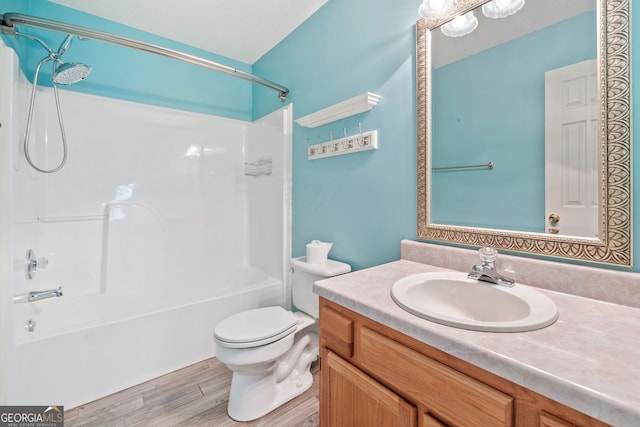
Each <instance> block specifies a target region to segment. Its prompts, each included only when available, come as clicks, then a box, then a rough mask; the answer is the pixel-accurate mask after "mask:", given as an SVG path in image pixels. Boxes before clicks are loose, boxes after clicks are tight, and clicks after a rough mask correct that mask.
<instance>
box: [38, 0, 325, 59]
mask: <svg viewBox="0 0 640 427" xmlns="http://www.w3.org/2000/svg"><path fill="white" fill-rule="evenodd" d="M50 1H51V2H53V3H58V4H61V5H63V6H67V7H70V8H73V9H77V10H80V11H83V12H87V13H90V14H92V15H96V16H99V17H101V18H105V19H108V20H110V21H115V22H119V23H121V24H125V25H128V26H131V27H134V28H137V29H140V30H144V31H147V32H149V33H152V34H156V35H159V36H163V37H166V38H168V39H172V40H176V41H179V42H182V43H184V44H187V45H190V46H195V47H198V48H200V49H204V50H206V51H209V52H214V53H217V54H219V55H223V56H226V57H229V58H232V59H236V60H239V61H242V62H245V63H248V64H253V63H254V62H256V61H257V60H258V59H259V58H260V57H261V56H262V55H264V54H265V53H266V52H268V51H269V50H270V49H271V48H273V47H274V46H275V45H277V44H278V43H279V42H280V41H282V40H283V39H284V38H285V37H286V36H287V35H288V34H290V33H291V32H292V31H293V30H295V29H296V28H297V27H298V26H299V25H300V24H301V23H302V22H304V21H305V20H306V19H307V18H308V17H309V16H311V15H313V13H314V12H316V10H318V9H319V8H320V7H321V6H322V5H324V4H325V3H326V2H327V1H328V0H182V1H180V2H179V3H178V2H175V1H174V0H91V1H87V0H50Z"/></svg>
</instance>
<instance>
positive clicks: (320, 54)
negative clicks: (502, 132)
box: [0, 0, 640, 271]
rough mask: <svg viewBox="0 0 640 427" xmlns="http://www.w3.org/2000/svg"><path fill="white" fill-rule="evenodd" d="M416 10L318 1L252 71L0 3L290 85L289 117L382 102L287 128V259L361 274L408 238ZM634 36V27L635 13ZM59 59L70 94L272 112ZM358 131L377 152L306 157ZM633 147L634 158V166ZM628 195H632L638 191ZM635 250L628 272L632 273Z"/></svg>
mask: <svg viewBox="0 0 640 427" xmlns="http://www.w3.org/2000/svg"><path fill="white" fill-rule="evenodd" d="M639 2H640V0H633V2H632V3H634V4H636V5H637V4H638V3H639ZM419 3H420V1H419V0H394V1H387V0H375V1H371V0H367V1H365V0H329V2H328V3H327V4H326V5H325V6H324V7H322V8H321V9H320V10H319V11H318V12H317V13H316V14H315V15H314V16H312V17H311V18H309V19H308V20H307V21H306V22H305V23H304V24H303V25H301V26H300V27H299V28H298V29H297V30H296V31H295V32H294V33H292V34H291V35H290V36H289V37H287V38H286V39H285V40H283V41H282V42H281V43H280V44H279V45H278V46H276V47H275V48H274V49H272V50H271V51H270V52H268V53H267V54H266V55H265V56H263V57H262V58H261V59H260V60H259V61H257V62H256V63H255V64H253V65H248V64H242V63H239V64H238V63H236V62H234V61H232V60H230V59H228V58H221V57H219V56H217V55H214V54H209V53H206V52H202V51H199V50H198V49H194V48H190V47H188V46H183V45H180V44H178V43H174V42H171V41H169V40H164V39H161V38H158V37H155V36H152V35H150V34H148V33H144V32H141V31H137V30H134V29H131V28H127V27H124V26H121V25H117V24H114V23H110V22H107V21H104V20H100V19H97V18H95V17H92V16H90V15H86V14H83V13H79V12H75V11H72V10H69V9H65V8H62V7H59V6H57V5H55V4H51V3H47V2H45V1H43V0H29V1H25V0H0V13H2V12H10V11H17V12H23V13H30V14H34V15H41V16H47V17H49V18H53V19H59V20H65V21H69V22H72V23H76V24H80V25H84V26H91V27H94V28H98V29H102V30H106V31H110V32H114V33H118V34H123V35H129V36H132V37H135V38H137V39H141V40H146V41H150V42H154V43H157V44H162V45H164V46H167V47H174V48H178V49H180V50H185V51H187V52H190V53H194V54H198V55H201V56H205V57H208V58H211V59H213V60H217V61H219V62H222V63H224V64H226V65H231V66H237V67H238V68H240V69H243V70H244V71H249V72H253V73H254V74H256V75H259V76H261V77H265V78H268V79H271V80H274V81H276V82H278V83H281V84H283V85H285V86H287V87H289V88H290V89H291V95H290V96H289V98H288V101H287V102H292V103H293V105H294V108H293V110H294V119H295V118H299V117H302V116H304V115H306V114H309V113H312V112H314V111H316V110H318V109H321V108H324V107H326V106H329V105H332V104H334V103H336V102H340V101H342V100H345V99H348V98H351V97H353V96H355V95H358V94H361V93H363V92H367V91H369V92H374V93H377V94H379V95H381V96H382V99H381V101H380V103H379V104H378V106H377V107H375V108H374V109H373V110H372V111H370V112H368V113H363V114H360V115H358V116H356V117H352V118H348V119H344V120H341V121H339V122H336V123H332V124H329V125H326V126H322V127H320V128H315V129H307V128H304V127H301V126H299V125H297V124H296V125H294V132H293V145H294V146H293V253H294V255H296V256H299V255H304V251H305V244H306V243H307V242H308V241H310V240H312V239H321V240H325V241H332V242H334V243H335V245H334V248H333V249H332V251H331V257H332V258H335V259H339V260H342V261H345V262H349V263H350V264H352V266H353V267H354V268H355V269H360V268H365V267H369V266H372V265H375V264H379V263H383V262H386V261H392V260H395V259H398V258H399V256H400V249H399V241H400V240H401V239H403V238H409V239H415V236H416V221H417V219H416V149H415V145H416V136H415V135H416V119H415V117H416V107H415V77H414V75H415V71H414V70H415V25H414V24H415V21H416V19H417V8H418V5H419ZM633 28H634V29H640V21H639V18H638V16H637V14H636V15H635V16H634V17H633ZM638 32H639V31H634V32H633V33H632V34H633V43H632V46H633V50H634V52H633V53H634V54H635V53H637V52H638V49H640V47H638V46H640V39H638V36H637V34H638ZM43 37H44V36H43ZM46 38H47V41H48V42H51V43H52V44H53V45H54V46H57V45H58V44H59V43H60V41H61V40H62V36H60V37H57V38H54V37H53V36H51V35H47V37H46ZM5 39H6V38H5ZM20 43H25V42H22V41H21V42H20ZM98 44H99V45H98ZM19 49H20V48H19ZM31 49H32V53H30V55H29V57H30V58H31V59H30V62H29V65H28V66H29V67H31V68H32V67H33V66H34V65H35V62H37V60H38V59H39V58H40V57H41V55H43V53H42V52H41V51H37V52H33V51H35V50H36V49H38V48H37V47H35V45H34V46H33V47H32V48H31ZM38 52H39V53H38ZM633 57H634V61H633V63H634V65H635V64H638V59H636V58H638V57H639V56H638V55H637V54H635V55H634V56H633ZM68 58H69V60H76V61H82V62H87V63H90V64H91V65H93V66H94V71H93V73H92V75H91V77H90V79H89V80H86V81H84V82H82V83H80V84H78V85H76V86H73V87H72V89H74V90H78V91H85V92H88V93H93V94H97V95H104V96H113V97H117V98H124V99H130V100H133V101H138V102H147V103H150V104H156V105H164V106H170V107H175V108H184V109H186V110H191V111H198V112H204V113H209V114H216V115H221V116H224V117H232V118H238V119H243V120H250V119H252V118H258V117H261V116H262V115H264V114H266V113H268V112H271V111H273V110H275V109H277V108H280V107H282V105H283V104H282V103H281V102H280V101H279V100H278V99H277V96H274V92H273V91H271V90H268V89H265V88H261V87H258V86H253V87H251V85H250V84H249V83H246V82H243V81H239V80H236V79H233V78H231V77H228V76H223V75H218V74H217V73H212V72H206V73H201V72H200V70H195V69H194V67H193V66H183V65H181V64H177V63H176V64H173V62H172V61H170V60H164V59H160V58H153V59H152V58H151V57H150V55H148V54H144V53H138V52H135V53H134V52H130V51H128V50H126V49H124V48H117V47H110V46H108V45H106V44H101V43H99V42H89V41H87V42H80V43H78V42H75V43H74V46H73V47H72V49H71V51H70V52H69V57H68ZM174 67H175V68H174ZM638 69H639V67H637V66H634V67H633V71H632V72H633V80H636V78H637V77H638V76H639V74H638V73H639V72H640V71H638ZM205 71H206V70H205ZM176 77H178V78H176ZM637 86H638V85H635V86H634V88H633V98H634V99H640V92H638V90H639V89H638V88H637ZM639 120H640V114H637V113H636V114H634V116H633V123H634V124H638V121H639ZM358 123H361V124H362V129H363V130H364V131H368V130H373V129H377V130H378V132H379V149H378V150H376V151H368V152H362V153H357V154H350V155H344V156H337V157H331V158H325V159H319V160H312V161H309V160H307V158H306V145H307V139H308V140H309V141H310V142H311V143H315V142H317V140H318V135H319V138H320V140H321V141H325V140H328V139H329V134H330V132H333V135H334V137H336V138H337V137H339V136H340V135H342V130H343V128H345V127H346V128H347V130H348V133H349V134H350V135H351V134H355V133H357V129H358ZM636 139H637V138H636V137H634V145H635V140H636ZM639 151H640V150H635V151H634V160H635V162H636V164H639V163H638V160H639V159H638V156H640V154H638V152H639ZM638 175H640V174H636V177H635V178H634V188H636V189H637V188H640V185H639V184H640V182H639V180H638V178H637V176H638ZM636 194H637V195H640V194H639V193H638V190H636ZM638 199H640V197H637V196H636V197H635V199H634V212H635V214H634V224H636V225H638V224H640V208H639V207H638ZM639 228H640V227H638V226H636V227H634V242H635V243H636V244H637V243H640V232H639V231H638V229H639ZM638 252H639V251H636V254H635V265H636V267H634V271H640V256H639V255H638Z"/></svg>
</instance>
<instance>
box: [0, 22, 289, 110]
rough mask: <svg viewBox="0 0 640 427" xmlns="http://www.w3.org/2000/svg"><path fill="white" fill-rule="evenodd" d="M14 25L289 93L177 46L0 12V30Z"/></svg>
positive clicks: (10, 31) (284, 94) (282, 97)
mask: <svg viewBox="0 0 640 427" xmlns="http://www.w3.org/2000/svg"><path fill="white" fill-rule="evenodd" d="M16 25H24V26H27V27H33V28H40V29H43V30H49V31H55V32H59V33H66V34H72V35H75V36H79V37H84V38H87V39H92V40H99V41H103V42H107V43H112V44H116V45H119V46H124V47H128V48H131V49H136V50H141V51H143V52H148V53H154V54H156V55H160V56H164V57H167V58H171V59H176V60H178V61H182V62H186V63H189V64H192V65H198V66H200V67H204V68H208V69H210V70H214V71H218V72H221V73H224V74H228V75H230V76H234V77H237V78H240V79H243V80H247V81H250V82H252V83H255V84H258V85H260V86H264V87H267V88H269V89H273V90H275V91H277V92H278V94H279V96H280V101H282V102H284V101H285V100H286V99H287V95H288V94H289V89H287V88H286V87H284V86H281V85H279V84H277V83H274V82H272V81H270V80H267V79H263V78H262V77H258V76H254V75H253V74H250V73H246V72H244V71H241V70H238V69H236V68H233V67H229V66H226V65H222V64H219V63H217V62H214V61H210V60H208V59H204V58H200V57H199V56H195V55H190V54H188V53H184V52H180V51H178V50H173V49H168V48H165V47H162V46H158V45H154V44H151V43H147V42H142V41H138V40H133V39H130V38H128V37H123V36H118V35H116V34H111V33H107V32H103V31H98V30H93V29H91V28H87V27H81V26H78V25H73V24H67V23H65V22H59V21H54V20H51V19H46V18H39V17H37V16H31V15H22V14H19V13H5V14H0V30H1V32H2V34H7V35H12V34H15V33H16V28H15V26H16Z"/></svg>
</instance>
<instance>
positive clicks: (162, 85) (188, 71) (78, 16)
mask: <svg viewBox="0 0 640 427" xmlns="http://www.w3.org/2000/svg"><path fill="white" fill-rule="evenodd" d="M7 12H16V13H25V14H29V15H34V16H40V17H46V18H49V19H53V20H57V21H63V22H66V23H70V24H76V25H80V26H84V27H89V28H92V29H97V30H101V31H106V32H111V33H114V34H118V35H121V36H125V37H130V38H134V39H137V40H140V41H144V42H148V43H152V44H156V45H160V46H163V47H166V48H169V49H175V50H180V51H183V52H186V53H189V54H192V55H196V56H200V57H203V58H205V59H209V60H212V61H215V62H219V63H222V64H224V65H227V66H230V67H234V68H237V69H239V70H241V71H245V72H251V65H249V64H245V63H242V62H239V61H235V60H232V59H230V58H225V57H222V56H220V55H215V54H212V53H210V52H206V51H204V50H201V49H197V48H194V47H190V46H187V45H184V44H181V43H177V42H174V41H171V40H168V39H165V38H162V37H158V36H155V35H153V34H150V33H147V32H144V31H139V30H136V29H133V28H131V27H127V26H125V25H120V24H116V23H114V22H111V21H107V20H104V19H101V18H98V17H96V16H94V15H90V14H86V13H83V12H79V11H76V10H74V9H69V8H66V7H62V6H60V5H58V4H55V3H50V2H47V1H44V0H29V1H25V0H0V13H7ZM19 29H20V30H21V31H24V32H28V33H30V34H33V35H36V36H38V37H39V38H41V39H42V40H43V41H44V42H45V43H47V45H49V46H50V47H51V48H52V49H53V50H57V49H58V46H59V45H60V43H61V42H62V40H63V39H64V36H65V35H64V34H59V33H54V32H51V31H42V30H35V29H29V28H27V27H19ZM3 39H4V40H5V42H6V43H7V44H9V45H10V46H11V47H14V49H15V50H16V51H17V52H18V53H19V55H20V62H21V68H22V69H23V71H24V72H25V74H26V75H27V77H28V78H29V79H30V80H31V79H32V77H33V72H34V70H35V67H36V64H37V63H38V62H39V61H40V60H41V59H42V58H44V57H45V56H46V54H47V53H46V51H45V50H44V48H42V47H41V46H40V45H39V44H38V43H36V42H33V41H30V40H27V39H25V38H23V37H19V38H17V39H16V38H15V37H10V36H4V37H3ZM63 59H64V60H65V61H66V62H83V63H86V64H88V65H90V66H91V67H93V70H92V71H91V75H90V77H89V78H87V79H86V80H84V81H82V82H80V83H77V84H75V85H73V86H68V87H67V88H66V89H68V90H73V91H80V92H85V93H90V94H93V95H99V96H108V97H112V98H118V99H123V100H127V101H134V102H142V103H147V104H154V105H159V106H162V107H168V108H177V109H182V110H188V111H194V112H198V113H205V114H213V115H218V116H222V117H229V118H234V119H240V120H251V118H252V104H253V94H252V87H251V86H252V84H251V83H249V82H246V81H243V80H240V79H237V78H234V77H231V76H227V75H224V74H221V73H218V72H215V71H211V70H208V69H205V68H202V67H197V66H193V65H189V64H186V63H183V62H179V61H175V60H172V59H168V58H163V57H160V56H157V55H154V54H150V53H146V52H141V51H137V50H134V49H130V48H125V47H120V46H116V45H113V44H109V43H104V42H99V41H93V40H82V41H80V40H74V41H73V43H72V46H71V48H70V49H69V51H68V52H67V53H66V54H65V55H64V58H63ZM38 82H39V84H43V85H48V86H50V85H51V84H50V83H51V63H48V64H45V65H44V66H43V67H42V69H41V71H40V78H39V79H38Z"/></svg>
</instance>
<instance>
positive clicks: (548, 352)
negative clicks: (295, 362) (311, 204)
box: [314, 260, 640, 427]
mask: <svg viewBox="0 0 640 427" xmlns="http://www.w3.org/2000/svg"><path fill="white" fill-rule="evenodd" d="M429 271H448V270H447V269H445V268H440V267H434V266H430V265H427V264H421V263H417V262H412V261H407V260H400V261H395V262H391V263H388V264H383V265H380V266H376V267H372V268H368V269H365V270H360V271H357V272H354V273H350V274H344V275H341V276H336V277H332V278H329V279H325V280H320V281H318V282H316V284H315V285H314V292H316V293H317V294H318V295H320V296H322V297H324V298H326V299H328V300H331V301H333V302H336V303H338V304H340V305H342V306H344V307H346V308H348V309H350V310H353V311H355V312H357V313H359V314H362V315H364V316H366V317H369V318H371V319H373V320H375V321H377V322H379V323H382V324H384V325H386V326H389V327H391V328H393V329H396V330H398V331H400V332H402V333H404V334H405V335H408V336H410V337H413V338H415V339H417V340H420V341H422V342H424V343H426V344H429V345H430V346H432V347H435V348H437V349H440V350H442V351H445V352H447V353H449V354H451V355H453V356H456V357H458V358H459V359H462V360H464V361H467V362H469V363H472V364H474V365H476V366H478V367H480V368H483V369H485V370H487V371H489V372H492V373H494V374H496V375H499V376H501V377H503V378H506V379H508V380H510V381H512V382H514V383H516V384H519V385H521V386H523V387H526V388H528V389H530V390H533V391H535V392H537V393H540V394H542V395H545V396H547V397H549V398H551V399H553V400H555V401H557V402H560V403H563V404H565V405H567V406H569V407H572V408H574V409H577V410H579V411H581V412H584V413H585V414H588V415H590V416H592V417H594V418H596V419H599V420H601V421H604V422H606V423H609V424H612V425H614V426H634V427H637V426H640V309H638V308H633V307H627V306H623V305H616V304H612V303H607V302H601V301H598V300H593V299H588V298H583V297H579V296H573V295H568V294H563V293H558V292H553V291H548V290H544V289H539V291H540V292H542V293H544V294H545V295H548V296H549V297H550V298H551V299H552V300H553V301H554V302H555V303H556V305H557V307H558V310H559V312H560V317H559V319H558V321H557V322H556V323H554V324H553V325H551V326H549V327H547V328H544V329H540V330H536V331H530V332H518V333H495V332H493V333H492V332H476V331H469V330H464V329H457V328H453V327H449V326H444V325H440V324H438V323H434V322H430V321H428V320H424V319H422V318H420V317H417V316H415V315H413V314H411V313H408V312H406V311H404V310H403V309H401V308H400V307H399V306H397V305H396V304H395V303H394V302H393V300H392V299H391V294H390V292H391V287H392V285H393V284H394V283H395V282H396V281H397V280H399V279H401V278H402V277H405V276H408V275H411V274H416V273H424V272H429ZM518 286H524V285H518Z"/></svg>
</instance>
